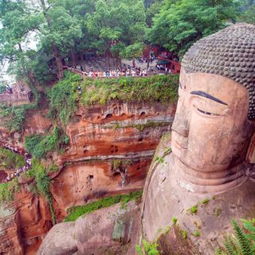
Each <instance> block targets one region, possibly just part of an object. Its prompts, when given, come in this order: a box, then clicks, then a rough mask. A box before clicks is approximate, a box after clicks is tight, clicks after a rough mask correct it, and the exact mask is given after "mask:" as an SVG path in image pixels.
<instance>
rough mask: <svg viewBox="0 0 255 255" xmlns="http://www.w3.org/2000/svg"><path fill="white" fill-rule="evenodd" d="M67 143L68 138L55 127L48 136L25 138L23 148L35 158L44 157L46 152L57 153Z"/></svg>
mask: <svg viewBox="0 0 255 255" xmlns="http://www.w3.org/2000/svg"><path fill="white" fill-rule="evenodd" d="M68 143H69V137H68V136H67V135H66V134H65V133H64V131H63V130H62V129H60V128H57V127H55V128H53V130H52V131H51V133H50V134H48V135H45V136H44V135H31V136H27V137H26V138H25V148H26V150H27V151H28V152H29V153H30V154H31V155H32V156H33V157H35V158H42V157H45V156H46V155H47V153H48V152H52V151H56V150H57V151H59V150H61V148H62V147H63V146H65V145H67V144H68Z"/></svg>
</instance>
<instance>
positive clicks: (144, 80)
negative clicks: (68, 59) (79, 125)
mask: <svg viewBox="0 0 255 255" xmlns="http://www.w3.org/2000/svg"><path fill="white" fill-rule="evenodd" d="M178 79H179V76H178V75H168V76H165V75H156V76H150V77H135V78H132V77H122V78H119V79H101V80H99V79H98V80H93V79H85V80H84V81H83V82H82V84H81V87H82V92H83V93H82V96H81V103H83V104H84V105H91V104H96V103H98V104H106V103H108V102H110V101H111V100H113V99H118V100H122V101H125V102H142V101H147V102H153V101H156V102H161V103H169V102H175V101H176V100H177V89H178Z"/></svg>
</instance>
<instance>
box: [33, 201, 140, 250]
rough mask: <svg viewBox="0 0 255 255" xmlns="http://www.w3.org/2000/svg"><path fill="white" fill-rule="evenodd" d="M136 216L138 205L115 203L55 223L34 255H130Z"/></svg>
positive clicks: (133, 244) (137, 215) (136, 220)
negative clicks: (72, 218)
mask: <svg viewBox="0 0 255 255" xmlns="http://www.w3.org/2000/svg"><path fill="white" fill-rule="evenodd" d="M138 217H139V206H138V205H136V203H135V202H129V203H128V204H127V205H126V206H125V207H124V208H122V206H121V205H120V204H118V205H114V206H111V207H109V208H104V209H100V210H97V211H95V212H93V213H91V214H88V215H85V216H82V217H80V218H79V219H77V220H76V221H75V222H72V223H60V224H57V225H56V226H54V227H53V228H52V229H51V230H50V232H49V233H48V234H47V236H46V238H45V239H44V240H43V243H42V245H41V246H40V249H39V250H38V252H37V254H38V255H62V254H63V255H64V254H77V255H92V254H93V255H102V254H118V255H121V254H123V255H124V254H130V255H131V254H132V255H133V254H134V253H135V251H134V246H135V242H136V235H135V234H134V233H136V230H137V222H138ZM119 226H121V227H120V228H119ZM117 228H118V230H117ZM117 232H118V233H117Z"/></svg>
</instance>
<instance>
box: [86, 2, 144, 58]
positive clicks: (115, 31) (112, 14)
mask: <svg viewBox="0 0 255 255" xmlns="http://www.w3.org/2000/svg"><path fill="white" fill-rule="evenodd" d="M85 24H86V27H87V29H88V32H89V35H90V37H91V38H92V43H91V46H93V48H95V49H97V51H98V52H101V53H104V52H107V51H109V49H110V51H111V52H112V53H114V55H116V56H118V55H120V54H121V55H126V56H128V57H133V56H134V55H137V53H138V52H140V51H141V48H142V43H143V41H144V35H145V28H146V23H145V9H144V5H143V1H142V0H130V1H126V0H111V1H106V0H97V1H95V8H94V11H93V12H91V13H89V14H88V15H87V17H86V21H85ZM113 41H115V43H114V44H113V43H112V42H113Z"/></svg>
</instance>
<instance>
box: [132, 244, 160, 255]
mask: <svg viewBox="0 0 255 255" xmlns="http://www.w3.org/2000/svg"><path fill="white" fill-rule="evenodd" d="M135 248H136V252H137V253H138V255H159V254H160V253H159V250H158V244H157V243H150V242H147V241H146V240H142V246H140V245H136V247H135Z"/></svg>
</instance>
